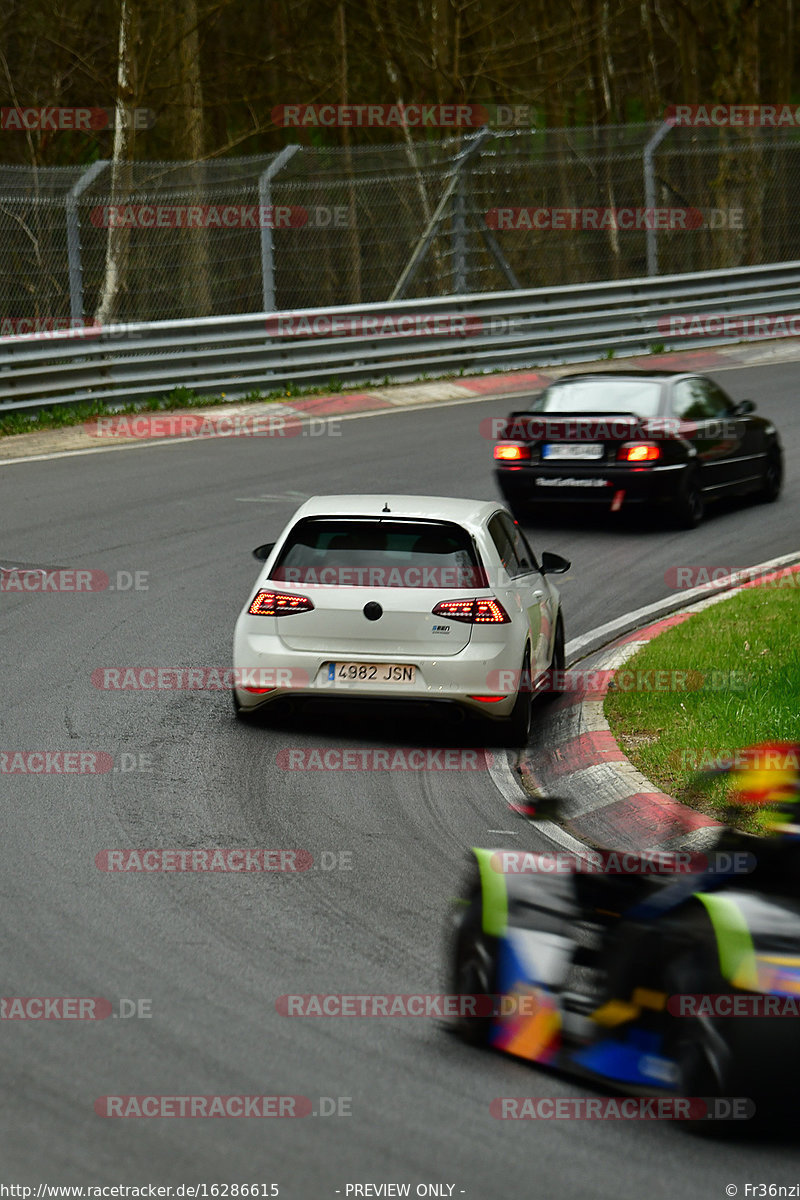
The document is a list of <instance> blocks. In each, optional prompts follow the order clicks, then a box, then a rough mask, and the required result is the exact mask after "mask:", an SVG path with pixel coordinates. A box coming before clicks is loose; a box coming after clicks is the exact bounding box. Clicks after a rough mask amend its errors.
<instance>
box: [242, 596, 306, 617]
mask: <svg viewBox="0 0 800 1200" xmlns="http://www.w3.org/2000/svg"><path fill="white" fill-rule="evenodd" d="M313 607H314V605H313V604H312V602H311V601H310V600H309V598H308V596H294V595H292V594H291V592H266V591H261V592H259V593H258V595H257V596H256V597H255V599H254V600H253V603H252V604H251V605H250V607H249V608H248V610H247V611H248V612H249V613H250V614H251V615H252V616H254V617H288V616H290V614H291V613H298V612H309V610H310V609H312V608H313Z"/></svg>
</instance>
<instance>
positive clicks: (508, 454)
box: [494, 442, 531, 462]
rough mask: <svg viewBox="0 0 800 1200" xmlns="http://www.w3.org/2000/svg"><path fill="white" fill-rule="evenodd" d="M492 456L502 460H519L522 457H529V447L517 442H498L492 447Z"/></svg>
mask: <svg viewBox="0 0 800 1200" xmlns="http://www.w3.org/2000/svg"><path fill="white" fill-rule="evenodd" d="M494 456H495V458H499V459H501V460H502V461H503V462H519V461H520V460H521V459H523V458H530V456H531V448H530V446H521V445H520V444H519V442H498V443H497V445H496V446H495V448H494Z"/></svg>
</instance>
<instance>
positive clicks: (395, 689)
mask: <svg viewBox="0 0 800 1200" xmlns="http://www.w3.org/2000/svg"><path fill="white" fill-rule="evenodd" d="M286 619H287V620H291V618H286ZM522 654H523V648H522V647H520V648H519V649H517V650H515V649H514V648H513V647H510V646H509V645H507V644H506V643H502V644H501V643H483V644H477V643H470V645H469V646H467V647H465V649H464V650H463V651H461V652H459V653H458V654H456V655H450V656H445V657H442V658H433V657H421V656H414V655H400V654H385V655H380V656H377V655H374V654H368V655H367V654H359V653H357V652H353V653H351V654H347V655H344V654H338V655H337V656H336V659H333V656H332V655H330V654H327V655H324V654H320V653H318V652H313V653H312V652H305V651H300V650H287V649H286V647H285V645H284V644H283V643H282V642H281V640H280V638H279V637H276V636H274V635H271V634H252V633H251V632H249V631H248V630H246V629H242V628H237V633H236V638H235V642H234V660H233V661H234V668H235V671H236V677H235V681H236V685H237V686H235V687H234V692H235V694H236V698H237V700H238V703H239V705H240V706H241V708H242V709H246V710H248V711H252V710H254V709H256V708H261V707H262V706H264V705H268V704H272V703H274V702H275V701H276V700H284V699H286V698H287V697H293V698H301V697H309V696H310V697H314V696H316V697H320V698H322V697H324V698H325V699H338V700H345V701H346V700H356V699H358V700H392V701H402V702H408V701H433V700H442V701H450V702H452V703H455V704H459V705H461V706H462V707H464V708H469V709H471V710H473V711H475V712H480V713H483V714H485V715H486V716H489V717H495V718H503V717H507V716H508V715H509V714H510V712H511V709H512V708H513V707H514V701H515V697H516V686H517V682H518V672H519V668H520V665H521V662H522ZM332 661H338V662H364V663H391V664H396V665H409V666H413V667H415V669H416V677H415V680H414V682H413V683H392V684H386V685H384V684H380V683H362V682H359V681H352V682H351V681H346V682H343V681H339V680H336V681H331V680H329V678H328V669H327V668H328V664H329V663H330V662H332ZM501 671H503V672H507V674H506V675H505V676H504V677H501V678H503V679H504V685H503V686H502V688H501V684H500V681H499V679H498V672H501ZM260 684H266V685H268V687H269V690H267V691H259V692H257V691H252V690H249V688H250V687H253V686H259V685H260ZM506 689H508V694H503V693H505V692H506ZM497 694H502V699H500V700H494V701H491V702H482V701H479V700H475V699H474V697H475V696H483V695H497Z"/></svg>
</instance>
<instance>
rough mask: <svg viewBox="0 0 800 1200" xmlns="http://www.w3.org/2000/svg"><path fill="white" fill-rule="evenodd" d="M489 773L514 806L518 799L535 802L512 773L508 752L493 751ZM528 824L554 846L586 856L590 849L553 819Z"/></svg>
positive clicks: (496, 831) (531, 821) (499, 790)
mask: <svg viewBox="0 0 800 1200" xmlns="http://www.w3.org/2000/svg"><path fill="white" fill-rule="evenodd" d="M488 768H489V774H490V775H491V777H492V782H493V783H494V785H495V787H496V788H497V790H498V792H499V793H500V795H501V796H502V797H503V799H504V800H505V801H506V802H507V803H509V804H512V805H514V806H517V805H518V804H519V803H520V799H522V800H524V801H525V803H526V804H530V803H531V802H534V803H535V797H532V796H530V795H529V793H528V792H526V791H525V789H524V788H523V787H522V784H521V783H520V782H519V780H518V779H517V778H516V776H515V775H514V772H513V771H512V770H511V767H510V765H509V761H508V753H507V752H506V751H501V750H495V751H493V759H492V762H490V763H489V764H488ZM528 824H529V825H532V826H533V827H534V829H535V830H536V832H537V833H540V834H541V835H542V837H544V838H546V839H547V840H548V841H550V842H552V843H553V845H554V846H560V847H561V849H562V850H569V851H570V852H571V853H572V854H576V855H579V856H580V857H582V858H583V857H586V855H588V854H589V853H590V852H591V851H590V849H589V847H588V846H585V845H584V844H583V842H579V841H578V839H577V838H574V837H572V835H571V834H569V833H567V831H566V830H565V829H562V828H561V827H560V826H559V825H556V824H555V823H554V822H553V821H546V820H529V821H528ZM488 832H489V833H492V832H494V833H500V832H506V831H501V830H491V829H490V830H489V831H488Z"/></svg>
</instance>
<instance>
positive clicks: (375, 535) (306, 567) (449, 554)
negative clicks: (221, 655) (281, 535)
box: [270, 517, 487, 588]
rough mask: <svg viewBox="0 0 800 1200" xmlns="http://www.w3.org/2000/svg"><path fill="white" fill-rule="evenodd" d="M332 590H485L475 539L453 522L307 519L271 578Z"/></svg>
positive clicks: (289, 540)
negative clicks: (330, 587) (360, 588)
mask: <svg viewBox="0 0 800 1200" xmlns="http://www.w3.org/2000/svg"><path fill="white" fill-rule="evenodd" d="M270 578H271V579H276V580H279V581H281V582H283V583H296V584H301V583H302V584H321V585H328V586H332V587H417V588H443V587H444V588H476V587H486V586H487V585H486V575H485V572H484V570H483V567H482V565H481V563H480V561H479V559H478V557H477V553H476V551H475V547H474V545H473V542H472V539H471V538H470V536H469V534H468V533H467V531H466V530H465V529H462V528H461V526H459V525H454V524H453V523H452V522H449V521H417V520H414V521H411V520H409V521H403V520H391V521H383V520H381V521H379V520H377V519H374V518H373V519H361V518H353V519H346V518H341V517H336V518H333V517H307V518H306V519H305V520H303V521H299V522H298V524H297V525H295V526H294V528H293V529H292V530H291V532H290V533H289V536H288V538H287V539H286V542H285V543H284V546H283V548H282V550H281V552H280V555H279V556H278V560H277V562H276V564H275V566H274V568H273V569H272V571H271V573H270Z"/></svg>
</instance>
